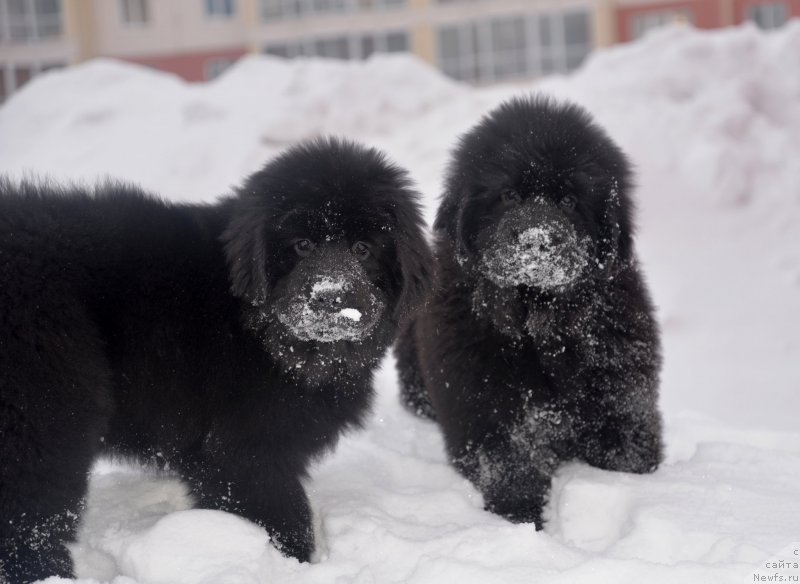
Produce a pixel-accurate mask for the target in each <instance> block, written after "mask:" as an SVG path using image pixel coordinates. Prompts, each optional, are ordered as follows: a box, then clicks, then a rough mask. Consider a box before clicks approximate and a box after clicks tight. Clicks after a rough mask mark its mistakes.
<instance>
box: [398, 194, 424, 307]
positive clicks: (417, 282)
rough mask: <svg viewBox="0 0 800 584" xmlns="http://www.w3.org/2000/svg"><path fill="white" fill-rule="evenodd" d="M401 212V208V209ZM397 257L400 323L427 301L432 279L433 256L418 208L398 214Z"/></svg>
mask: <svg viewBox="0 0 800 584" xmlns="http://www.w3.org/2000/svg"><path fill="white" fill-rule="evenodd" d="M398 213H402V211H398ZM397 219H398V221H397V223H398V229H397V232H398V233H397V238H396V244H395V245H396V246H397V259H398V261H399V263H400V274H401V276H402V279H403V287H402V291H401V292H400V299H399V300H398V303H397V308H396V309H395V317H396V319H397V320H398V322H400V321H403V320H405V319H407V318H409V317H411V316H412V315H413V314H414V312H416V311H417V310H418V309H419V308H421V307H422V305H423V304H424V302H425V300H426V298H427V295H428V293H429V291H430V288H431V282H432V279H433V256H432V254H431V250H430V248H429V247H428V243H427V242H426V240H425V234H424V232H423V229H422V225H421V220H420V218H419V211H418V210H416V209H415V212H414V213H413V214H412V213H408V216H398V217H397Z"/></svg>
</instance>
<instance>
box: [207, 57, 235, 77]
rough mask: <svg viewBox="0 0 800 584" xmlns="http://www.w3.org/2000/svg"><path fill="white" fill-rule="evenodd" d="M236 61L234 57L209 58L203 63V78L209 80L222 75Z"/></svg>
mask: <svg viewBox="0 0 800 584" xmlns="http://www.w3.org/2000/svg"><path fill="white" fill-rule="evenodd" d="M235 62H236V59H225V58H216V59H209V60H208V61H206V62H205V63H204V64H203V70H204V74H205V80H206V81H210V80H212V79H216V78H217V77H219V76H220V75H222V74H223V73H224V72H225V71H227V70H228V68H229V67H230V66H231V65H233V64H234V63H235Z"/></svg>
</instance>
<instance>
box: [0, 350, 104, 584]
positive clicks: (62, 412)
mask: <svg viewBox="0 0 800 584" xmlns="http://www.w3.org/2000/svg"><path fill="white" fill-rule="evenodd" d="M0 369H2V365H0ZM41 371H42V370H41V369H40V373H41ZM28 377H29V380H30V378H32V377H38V375H33V374H31V375H29V376H28ZM3 381H5V380H3ZM41 381H42V383H28V384H27V385H26V386H25V389H24V391H18V390H17V389H10V388H8V387H2V391H1V392H0V394H1V396H0V518H2V520H0V581H4V580H3V575H4V576H5V578H6V580H5V581H7V582H9V583H17V582H20V583H22V582H32V581H34V580H39V579H43V578H46V577H48V576H62V577H66V578H68V577H71V576H73V568H72V560H71V557H70V553H69V551H68V550H67V548H66V547H65V546H64V544H65V543H66V542H69V541H72V540H74V538H75V535H76V530H77V526H78V521H79V517H80V513H81V510H82V508H83V503H84V498H85V496H86V491H87V488H88V476H89V471H90V469H91V465H92V461H93V459H94V457H95V454H96V452H97V447H98V446H99V444H100V431H99V429H100V427H102V426H103V422H100V421H99V419H98V416H97V415H96V411H95V410H94V409H93V408H92V406H91V405H89V404H90V402H91V400H92V397H91V396H92V393H93V392H95V391H96V388H89V387H83V390H84V391H81V392H79V393H81V394H82V395H81V396H80V398H78V396H76V395H75V392H73V391H62V388H61V387H59V386H58V385H56V382H52V383H50V382H45V380H44V379H42V380H41ZM59 381H60V382H62V383H63V382H64V379H63V378H62V379H60V380H59ZM0 385H2V383H0ZM72 389H73V388H70V390H72ZM34 395H35V396H37V397H36V400H35V401H36V403H35V407H34V403H33V400H30V398H31V397H32V396H34ZM70 396H71V398H70Z"/></svg>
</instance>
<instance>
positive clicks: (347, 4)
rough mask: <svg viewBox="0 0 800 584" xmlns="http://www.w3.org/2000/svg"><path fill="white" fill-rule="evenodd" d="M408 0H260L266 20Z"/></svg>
mask: <svg viewBox="0 0 800 584" xmlns="http://www.w3.org/2000/svg"><path fill="white" fill-rule="evenodd" d="M407 1H408V0H259V5H260V9H259V11H260V14H261V19H262V20H265V21H270V20H281V19H285V18H299V17H302V16H305V15H311V16H322V15H335V14H345V13H352V12H360V11H371V10H384V9H392V8H397V7H399V6H405V4H406V2H407Z"/></svg>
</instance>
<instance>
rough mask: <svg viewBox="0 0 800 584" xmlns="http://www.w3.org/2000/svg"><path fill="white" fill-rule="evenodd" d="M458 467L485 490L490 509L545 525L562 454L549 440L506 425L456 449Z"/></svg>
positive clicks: (537, 527) (453, 456) (455, 455)
mask: <svg viewBox="0 0 800 584" xmlns="http://www.w3.org/2000/svg"><path fill="white" fill-rule="evenodd" d="M452 458H453V462H454V464H455V466H456V468H458V469H459V471H461V473H462V474H463V475H464V476H466V477H467V478H468V479H469V480H470V481H471V482H472V483H473V484H474V485H475V486H476V487H477V488H478V490H480V491H481V493H482V494H483V498H484V505H485V507H486V510H487V511H491V512H492V513H496V514H498V515H501V516H503V517H505V518H506V519H508V520H509V521H512V522H514V523H533V524H534V525H535V526H536V529H542V527H543V519H542V509H543V508H544V506H545V504H546V503H547V497H548V493H549V492H550V486H551V482H552V475H553V473H554V472H555V470H556V468H557V467H558V463H559V457H558V455H557V453H556V452H555V451H554V450H553V449H552V447H551V445H550V444H549V443H548V441H537V440H530V439H529V438H526V437H523V436H521V435H517V436H514V435H511V434H509V433H508V432H507V431H506V429H500V430H498V431H496V432H492V433H489V434H486V435H484V436H481V437H478V438H476V439H474V440H470V441H469V442H468V443H467V444H466V445H465V447H464V448H462V449H461V450H460V451H459V452H457V453H455V452H454V453H452Z"/></svg>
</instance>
